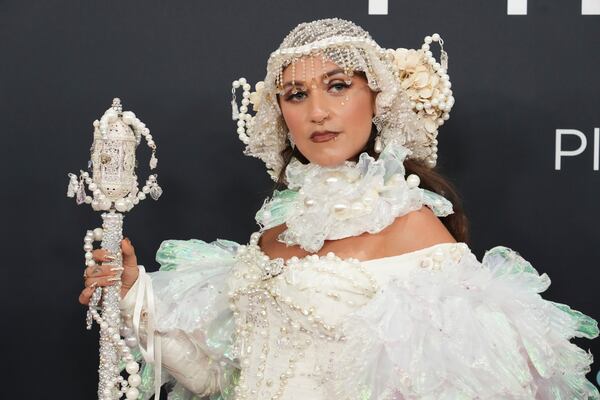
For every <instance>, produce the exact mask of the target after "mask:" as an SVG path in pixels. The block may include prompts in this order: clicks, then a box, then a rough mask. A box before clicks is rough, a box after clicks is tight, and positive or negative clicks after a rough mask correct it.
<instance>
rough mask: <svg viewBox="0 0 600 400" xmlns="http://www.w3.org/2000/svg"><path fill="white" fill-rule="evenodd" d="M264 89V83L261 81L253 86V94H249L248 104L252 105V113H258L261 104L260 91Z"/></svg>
mask: <svg viewBox="0 0 600 400" xmlns="http://www.w3.org/2000/svg"><path fill="white" fill-rule="evenodd" d="M264 89H265V83H264V82H263V81H258V82H256V85H254V90H255V91H254V92H252V93H250V97H249V100H250V104H252V111H254V112H258V109H259V108H260V103H261V101H260V100H261V97H262V91H263V90H264Z"/></svg>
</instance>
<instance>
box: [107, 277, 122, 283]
mask: <svg viewBox="0 0 600 400" xmlns="http://www.w3.org/2000/svg"><path fill="white" fill-rule="evenodd" d="M120 279H121V277H119V276H113V277H112V278H108V279H107V281H108V282H112V281H118V280H120Z"/></svg>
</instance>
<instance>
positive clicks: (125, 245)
mask: <svg viewBox="0 0 600 400" xmlns="http://www.w3.org/2000/svg"><path fill="white" fill-rule="evenodd" d="M121 252H122V253H123V266H124V267H136V266H137V257H136V255H135V249H134V248H133V245H132V244H131V240H129V238H125V239H123V240H121Z"/></svg>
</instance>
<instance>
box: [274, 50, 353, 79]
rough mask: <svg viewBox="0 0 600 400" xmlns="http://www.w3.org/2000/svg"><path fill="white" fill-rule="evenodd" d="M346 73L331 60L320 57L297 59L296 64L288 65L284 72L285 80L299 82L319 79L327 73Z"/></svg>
mask: <svg viewBox="0 0 600 400" xmlns="http://www.w3.org/2000/svg"><path fill="white" fill-rule="evenodd" d="M332 72H333V73H344V69H343V68H342V67H340V66H339V65H337V64H336V63H334V62H333V61H331V60H328V59H326V58H323V57H322V56H320V55H313V56H302V57H300V58H298V59H296V61H295V63H293V64H289V65H287V66H286V67H285V68H284V70H283V79H284V80H289V79H292V78H293V77H295V78H296V80H297V81H301V80H303V78H305V79H307V80H311V79H313V78H319V77H321V76H322V75H323V74H325V73H327V74H328V75H331V73H332Z"/></svg>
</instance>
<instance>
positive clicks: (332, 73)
mask: <svg viewBox="0 0 600 400" xmlns="http://www.w3.org/2000/svg"><path fill="white" fill-rule="evenodd" d="M339 73H344V70H343V69H342V68H336V69H332V70H331V71H329V72H325V73H324V74H323V75H321V79H324V78H325V77H330V76H333V75H336V74H339ZM294 83H295V84H296V85H303V84H304V82H302V81H299V80H295V81H294ZM291 86H292V81H288V82H286V83H284V84H283V88H284V89H286V88H288V87H291Z"/></svg>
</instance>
